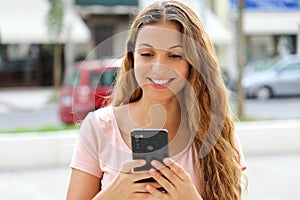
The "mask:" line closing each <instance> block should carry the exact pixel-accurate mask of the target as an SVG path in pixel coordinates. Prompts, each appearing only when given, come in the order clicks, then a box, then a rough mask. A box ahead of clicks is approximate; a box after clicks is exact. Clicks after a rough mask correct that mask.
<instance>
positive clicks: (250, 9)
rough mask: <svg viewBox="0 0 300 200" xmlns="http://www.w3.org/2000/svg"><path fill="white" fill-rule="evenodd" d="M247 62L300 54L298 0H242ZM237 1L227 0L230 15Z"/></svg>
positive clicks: (299, 11)
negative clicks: (228, 1)
mask: <svg viewBox="0 0 300 200" xmlns="http://www.w3.org/2000/svg"><path fill="white" fill-rule="evenodd" d="M244 1H245V6H244V8H245V10H244V11H245V12H244V20H243V23H244V26H243V30H244V33H245V34H246V40H247V61H251V60H260V59H268V58H272V57H274V56H284V55H286V54H293V53H298V54H299V53H300V45H299V41H300V38H299V37H300V1H299V0H276V1H274V0H244ZM237 2H238V0H230V3H231V12H232V16H233V18H235V17H236V10H237V9H236V5H237Z"/></svg>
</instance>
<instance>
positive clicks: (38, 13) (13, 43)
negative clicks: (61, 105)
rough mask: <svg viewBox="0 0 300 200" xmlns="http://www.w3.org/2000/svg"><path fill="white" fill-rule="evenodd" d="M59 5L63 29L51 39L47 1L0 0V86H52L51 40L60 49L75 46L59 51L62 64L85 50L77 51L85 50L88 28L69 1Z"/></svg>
mask: <svg viewBox="0 0 300 200" xmlns="http://www.w3.org/2000/svg"><path fill="white" fill-rule="evenodd" d="M63 5H64V18H63V29H62V32H61V34H60V36H59V37H55V38H53V37H52V35H50V34H49V31H48V28H49V27H48V26H47V17H48V12H49V9H50V3H49V1H48V0H27V1H22V0H10V1H6V0H0V87H7V86H50V85H52V84H53V44H55V43H59V44H62V46H63V49H64V50H66V49H77V50H75V51H64V52H63V53H62V65H63V66H65V64H66V63H67V64H68V62H71V61H70V59H71V60H72V59H73V57H76V56H79V55H80V54H82V53H85V52H84V51H83V52H82V51H81V50H82V49H84V48H85V49H87V44H88V42H89V40H90V30H89V29H88V27H87V26H86V24H85V23H84V22H83V20H82V19H81V17H80V16H79V15H78V13H77V12H76V11H75V10H74V9H73V6H72V2H71V1H70V0H64V1H63ZM85 46H86V47H85ZM71 47H72V48H71ZM79 47H80V48H79ZM62 70H64V68H63V69H62Z"/></svg>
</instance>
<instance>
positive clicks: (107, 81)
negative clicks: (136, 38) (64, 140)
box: [59, 59, 121, 124]
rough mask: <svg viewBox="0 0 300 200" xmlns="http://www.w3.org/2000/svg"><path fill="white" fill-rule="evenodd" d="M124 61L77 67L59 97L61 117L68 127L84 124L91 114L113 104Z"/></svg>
mask: <svg viewBox="0 0 300 200" xmlns="http://www.w3.org/2000/svg"><path fill="white" fill-rule="evenodd" d="M120 66H121V60H120V59H109V60H89V61H80V62H76V63H74V66H73V67H72V72H71V73H70V76H69V77H68V78H67V79H66V80H65V83H64V86H63V87H62V88H61V92H60V97H59V117H60V119H61V120H62V121H63V122H64V123H66V124H71V123H76V122H77V121H78V120H83V119H84V117H85V116H86V115H87V114H88V113H89V112H90V111H93V110H95V109H98V108H100V107H103V106H106V105H107V104H108V103H109V95H110V94H111V93H112V91H113V83H114V81H115V78H116V76H117V73H118V71H119V68H120Z"/></svg>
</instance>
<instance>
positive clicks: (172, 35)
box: [136, 22, 182, 49]
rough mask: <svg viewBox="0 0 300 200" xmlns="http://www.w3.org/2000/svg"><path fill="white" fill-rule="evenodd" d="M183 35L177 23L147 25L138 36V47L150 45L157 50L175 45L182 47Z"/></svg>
mask: <svg viewBox="0 0 300 200" xmlns="http://www.w3.org/2000/svg"><path fill="white" fill-rule="evenodd" d="M181 38H182V37H181V33H180V32H179V27H178V25H177V24H176V23H171V22H168V23H159V24H152V25H145V26H143V27H142V28H140V30H139V32H138V34H137V40H136V47H139V46H142V45H143V44H149V45H151V46H153V47H154V48H157V49H168V48H169V47H171V46H174V45H181V44H182V42H181Z"/></svg>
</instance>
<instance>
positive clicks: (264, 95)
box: [255, 86, 272, 100]
mask: <svg viewBox="0 0 300 200" xmlns="http://www.w3.org/2000/svg"><path fill="white" fill-rule="evenodd" d="M255 96H256V98H257V99H261V100H265V99H269V98H271V97H272V90H271V88H269V87H266V86H264V87H261V88H259V89H258V90H257V92H256V95H255Z"/></svg>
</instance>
